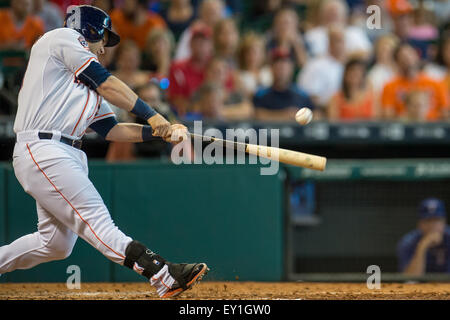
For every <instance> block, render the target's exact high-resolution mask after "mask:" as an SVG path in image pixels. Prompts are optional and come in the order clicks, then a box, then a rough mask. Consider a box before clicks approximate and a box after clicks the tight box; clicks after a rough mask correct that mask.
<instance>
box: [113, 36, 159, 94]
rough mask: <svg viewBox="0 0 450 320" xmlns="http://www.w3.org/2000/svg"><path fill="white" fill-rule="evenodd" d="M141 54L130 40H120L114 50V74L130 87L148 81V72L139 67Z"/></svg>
mask: <svg viewBox="0 0 450 320" xmlns="http://www.w3.org/2000/svg"><path fill="white" fill-rule="evenodd" d="M140 65H141V55H140V51H139V48H138V47H137V45H136V44H135V43H134V42H133V41H132V40H126V41H122V42H121V43H120V46H119V48H118V49H117V51H116V67H117V69H116V71H115V72H114V75H115V76H116V77H117V78H119V79H120V80H122V81H123V82H125V83H126V84H127V85H128V86H129V87H130V88H136V87H139V86H141V85H143V84H144V83H146V82H148V81H149V79H150V77H149V73H148V72H146V71H143V70H141V69H140Z"/></svg>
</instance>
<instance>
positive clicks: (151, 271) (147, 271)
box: [123, 240, 168, 280]
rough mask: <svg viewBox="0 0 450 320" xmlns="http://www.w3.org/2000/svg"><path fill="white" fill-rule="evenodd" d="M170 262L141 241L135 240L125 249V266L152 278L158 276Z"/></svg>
mask: <svg viewBox="0 0 450 320" xmlns="http://www.w3.org/2000/svg"><path fill="white" fill-rule="evenodd" d="M167 263H168V262H167V261H166V260H164V259H163V258H162V257H161V256H159V255H157V254H156V253H154V252H153V251H151V250H150V249H148V248H147V247H146V246H144V245H143V244H142V243H140V242H139V241H136V240H133V241H131V242H130V244H128V246H127V248H126V249H125V260H124V262H123V265H124V266H126V267H128V268H130V269H132V270H135V271H137V272H139V273H141V274H142V275H143V276H144V277H146V278H147V279H149V280H150V278H151V277H152V276H153V275H155V274H157V273H158V272H159V271H160V270H161V269H162V268H163V267H164V265H166V264H167Z"/></svg>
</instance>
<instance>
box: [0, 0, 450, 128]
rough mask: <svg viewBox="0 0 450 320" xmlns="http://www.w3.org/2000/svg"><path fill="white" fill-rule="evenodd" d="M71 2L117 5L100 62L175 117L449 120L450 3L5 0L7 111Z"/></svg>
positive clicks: (2, 98) (1, 40) (2, 57)
mask: <svg viewBox="0 0 450 320" xmlns="http://www.w3.org/2000/svg"><path fill="white" fill-rule="evenodd" d="M71 4H91V5H95V6H97V7H99V8H101V9H103V10H104V11H106V12H108V13H109V14H110V16H111V19H112V21H113V28H114V29H115V30H116V31H117V32H118V33H119V35H120V36H121V39H122V41H121V43H120V45H119V46H117V47H114V48H108V49H107V52H106V54H105V55H104V56H102V57H101V59H100V60H101V63H102V64H103V65H104V66H106V67H107V68H108V69H109V70H110V71H111V72H112V73H113V74H114V75H115V76H117V77H118V78H120V79H121V80H123V81H124V82H125V83H127V84H128V85H129V86H130V87H131V88H133V89H134V90H136V92H137V93H138V94H139V95H140V96H141V98H142V99H144V100H145V101H147V102H148V103H149V104H151V105H152V106H154V107H155V108H156V109H158V111H159V112H160V113H162V114H163V115H165V116H166V117H168V118H170V119H171V120H175V119H180V120H200V119H213V120H218V121H233V120H262V121H293V120H294V116H295V113H296V111H297V110H298V109H299V108H301V107H309V108H311V109H312V110H313V111H314V117H315V119H320V120H329V121H378V120H398V121H410V122H423V121H446V120H447V119H450V112H448V111H449V110H450V99H449V96H450V1H448V0H434V1H433V0H415V1H414V0H246V1H245V0H244V1H240V0H165V1H164V0H162V1H152V0H0V5H2V7H3V8H0V21H2V28H0V67H1V69H0V70H1V74H0V88H1V91H0V114H10V115H12V114H14V112H15V106H16V98H15V96H16V94H17V92H18V90H19V89H20V84H21V77H22V76H23V72H24V68H25V66H26V59H27V55H28V54H29V50H30V48H31V46H32V45H33V43H34V41H36V39H37V38H38V37H39V36H41V35H42V34H43V33H45V32H46V31H49V30H51V29H54V28H58V27H61V26H62V25H63V17H64V12H65V10H66V8H67V7H68V6H69V5H71ZM374 6H376V7H374ZM368 8H369V10H368ZM374 8H375V9H374ZM119 117H120V118H121V119H122V120H127V121H129V120H130V119H127V117H129V116H128V115H126V114H119Z"/></svg>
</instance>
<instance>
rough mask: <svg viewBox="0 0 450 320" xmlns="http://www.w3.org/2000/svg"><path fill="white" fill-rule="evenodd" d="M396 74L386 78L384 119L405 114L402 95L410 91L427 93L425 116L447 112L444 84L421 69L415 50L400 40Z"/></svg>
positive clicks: (433, 117)
mask: <svg viewBox="0 0 450 320" xmlns="http://www.w3.org/2000/svg"><path fill="white" fill-rule="evenodd" d="M394 60H395V62H396V64H397V70H398V74H397V76H396V77H394V79H393V80H392V81H390V82H388V83H387V84H386V85H385V87H384V89H383V94H382V108H383V114H384V117H385V118H386V119H395V118H397V119H398V118H401V117H403V116H405V112H406V107H405V98H406V95H407V94H408V93H410V92H412V91H424V92H426V93H427V97H428V103H427V106H428V110H427V112H426V119H427V120H429V121H436V120H442V119H445V118H447V116H448V103H447V97H446V92H445V89H444V86H443V85H442V84H441V83H439V82H438V81H435V80H433V79H431V78H429V77H428V76H426V75H425V74H424V73H423V72H421V71H420V60H419V56H418V54H417V52H416V50H415V49H414V48H413V47H412V46H411V45H409V44H408V43H405V42H402V43H400V44H399V45H398V46H397V48H396V49H395V51H394Z"/></svg>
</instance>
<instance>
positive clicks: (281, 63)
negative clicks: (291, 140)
mask: <svg viewBox="0 0 450 320" xmlns="http://www.w3.org/2000/svg"><path fill="white" fill-rule="evenodd" d="M271 71H272V77H273V84H272V86H271V87H269V88H266V89H262V90H259V91H257V92H256V94H255V96H254V97H253V105H254V106H255V115H256V118H257V119H258V120H263V121H293V120H294V119H295V113H296V112H297V111H298V109H300V108H301V107H308V108H310V109H311V110H313V109H314V105H313V102H312V101H311V99H310V98H309V96H308V95H307V94H306V93H305V92H303V91H302V90H301V89H300V88H298V87H297V86H296V85H295V83H294V82H293V81H292V77H293V73H294V62H293V60H292V57H291V54H290V52H289V50H287V49H281V48H277V49H274V50H273V51H272V54H271Z"/></svg>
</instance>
